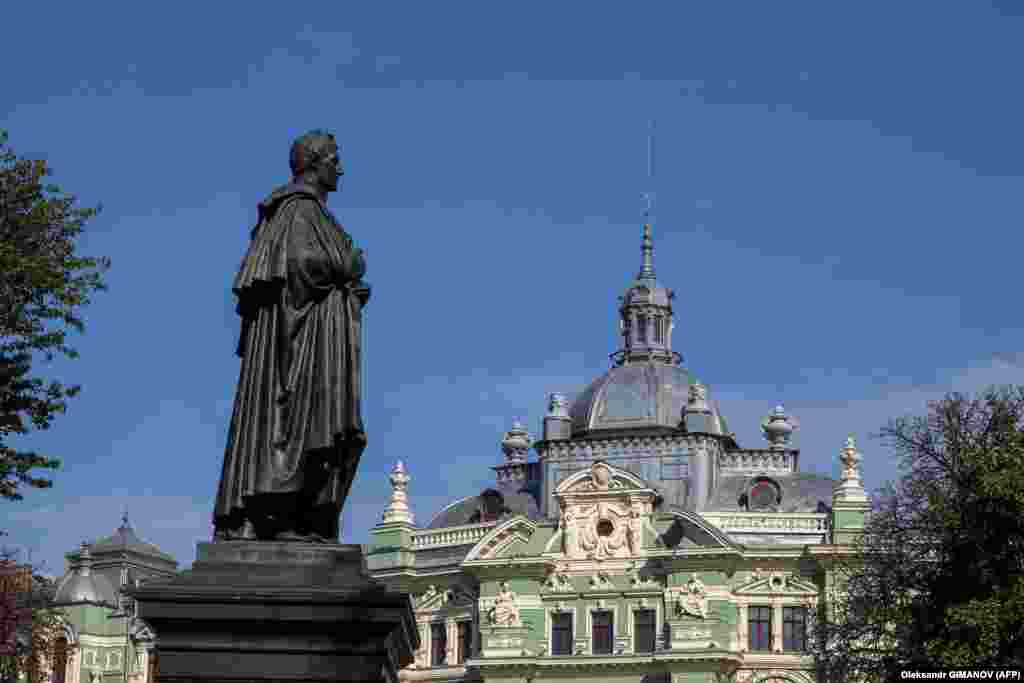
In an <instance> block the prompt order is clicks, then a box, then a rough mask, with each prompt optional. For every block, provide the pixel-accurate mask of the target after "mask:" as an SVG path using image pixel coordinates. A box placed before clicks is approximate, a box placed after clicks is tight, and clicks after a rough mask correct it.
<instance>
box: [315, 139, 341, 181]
mask: <svg viewBox="0 0 1024 683" xmlns="http://www.w3.org/2000/svg"><path fill="white" fill-rule="evenodd" d="M343 175H345V169H344V167H342V165H341V157H339V156H338V148H337V147H336V146H334V145H332V146H331V147H328V148H327V155H326V156H325V157H324V158H323V159H321V160H320V161H319V162H318V163H317V165H316V179H317V182H318V183H319V184H320V186H321V187H323V188H324V189H326V190H327V191H328V192H335V191H337V189H338V178H340V177H341V176H343Z"/></svg>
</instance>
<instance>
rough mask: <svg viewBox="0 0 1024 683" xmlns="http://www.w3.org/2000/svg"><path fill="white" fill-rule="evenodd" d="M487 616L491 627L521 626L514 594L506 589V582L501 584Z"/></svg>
mask: <svg viewBox="0 0 1024 683" xmlns="http://www.w3.org/2000/svg"><path fill="white" fill-rule="evenodd" d="M487 616H488V621H490V622H491V625H492V626H521V623H520V621H519V606H518V605H517V604H516V594H515V593H513V592H512V590H511V589H510V588H509V587H508V583H507V582H505V581H502V582H501V591H500V592H499V593H498V597H497V598H495V600H494V607H492V608H491V611H490V612H489V613H488V615H487Z"/></svg>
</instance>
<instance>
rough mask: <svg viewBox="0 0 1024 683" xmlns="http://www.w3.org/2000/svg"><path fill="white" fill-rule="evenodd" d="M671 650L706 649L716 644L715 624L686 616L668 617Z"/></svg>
mask: <svg viewBox="0 0 1024 683" xmlns="http://www.w3.org/2000/svg"><path fill="white" fill-rule="evenodd" d="M668 624H669V633H670V634H671V635H670V642H669V649H671V650H706V649H708V648H709V647H717V646H718V643H717V641H718V638H716V637H715V636H716V632H717V630H718V629H717V628H715V626H717V624H713V623H712V622H710V621H695V620H693V619H687V618H682V619H680V618H676V619H669V620H668Z"/></svg>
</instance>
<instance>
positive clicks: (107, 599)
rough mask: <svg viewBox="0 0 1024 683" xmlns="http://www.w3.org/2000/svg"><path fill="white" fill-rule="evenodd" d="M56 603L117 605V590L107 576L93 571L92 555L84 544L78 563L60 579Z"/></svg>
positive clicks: (54, 598)
mask: <svg viewBox="0 0 1024 683" xmlns="http://www.w3.org/2000/svg"><path fill="white" fill-rule="evenodd" d="M53 603H54V604H55V605H75V604H81V603H92V604H96V605H110V606H116V605H117V591H116V590H114V586H113V585H112V584H111V583H110V581H108V580H107V578H106V577H105V576H102V575H100V574H94V573H93V572H92V555H91V553H90V552H89V547H88V546H87V545H85V544H82V551H81V553H80V554H79V560H78V563H77V564H76V565H75V566H73V567H72V568H71V570H70V571H69V572H68V573H67V574H66V575H65V576H64V578H62V579H61V580H60V582H59V583H58V584H57V590H56V591H55V592H54V595H53Z"/></svg>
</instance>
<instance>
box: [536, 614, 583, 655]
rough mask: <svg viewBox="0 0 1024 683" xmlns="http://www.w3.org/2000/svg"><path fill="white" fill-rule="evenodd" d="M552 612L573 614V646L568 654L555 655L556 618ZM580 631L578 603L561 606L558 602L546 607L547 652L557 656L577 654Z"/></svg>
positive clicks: (545, 633)
mask: <svg viewBox="0 0 1024 683" xmlns="http://www.w3.org/2000/svg"><path fill="white" fill-rule="evenodd" d="M552 614H571V615H572V647H570V648H569V649H570V652H569V654H568V655H554V654H553V653H554V649H555V647H554V646H555V639H554V634H553V633H552V630H551V629H552V628H554V624H555V622H554V619H552V618H551V615H552ZM577 633H579V622H578V621H577V620H576V605H566V606H565V607H559V606H558V605H557V604H551V605H547V606H545V607H544V642H546V643H547V654H548V655H551V656H557V657H571V656H573V655H574V654H576V649H577V642H578V638H577V637H576V634H577Z"/></svg>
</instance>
